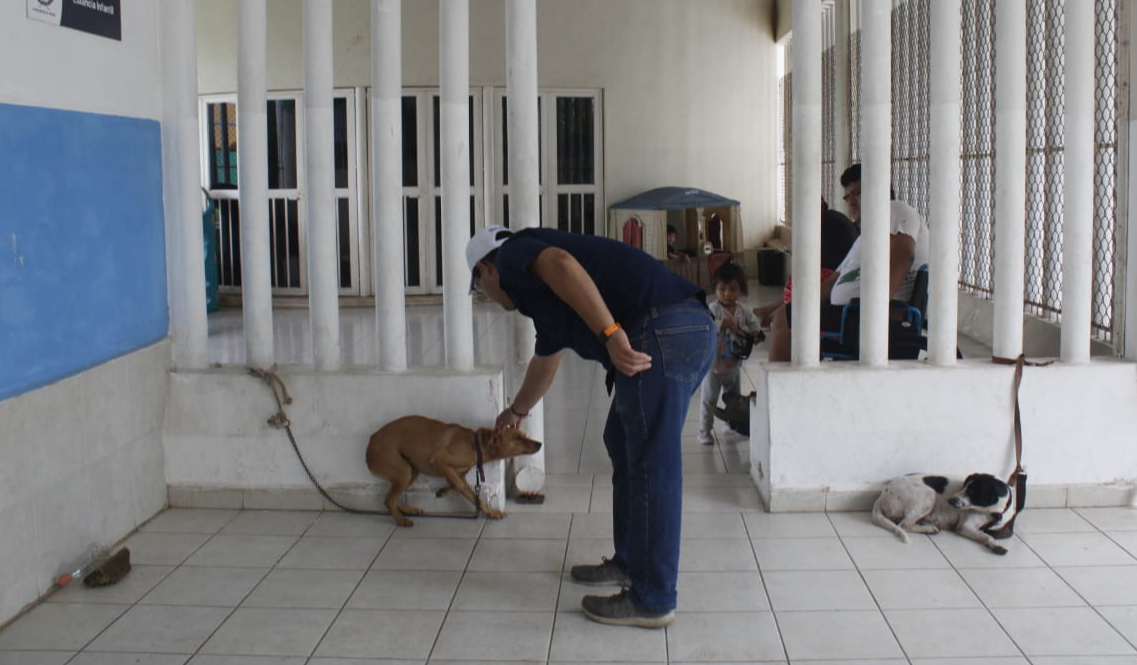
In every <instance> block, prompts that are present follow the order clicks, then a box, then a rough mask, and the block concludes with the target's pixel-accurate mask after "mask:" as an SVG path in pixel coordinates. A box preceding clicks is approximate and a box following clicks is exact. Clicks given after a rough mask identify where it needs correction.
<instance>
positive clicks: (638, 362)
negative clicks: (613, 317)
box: [605, 328, 651, 376]
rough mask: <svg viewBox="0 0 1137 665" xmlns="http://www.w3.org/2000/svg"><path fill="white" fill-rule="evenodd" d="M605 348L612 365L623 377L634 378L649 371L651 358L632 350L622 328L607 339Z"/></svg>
mask: <svg viewBox="0 0 1137 665" xmlns="http://www.w3.org/2000/svg"><path fill="white" fill-rule="evenodd" d="M605 347H606V348H607V349H608V357H609V358H611V359H612V364H613V365H615V366H616V369H618V370H620V372H621V373H623V374H624V375H625V376H635V375H636V374H639V373H640V372H643V371H645V370H649V369H651V356H649V355H648V354H646V353H642V352H640V351H636V350H635V349H633V348H632V343H631V342H630V341H628V334H627V333H626V332H624V329H623V328H620V329H619V330H617V331H616V332H615V333H613V334H612V336H611V337H609V338H608V342H607V344H606V345H605Z"/></svg>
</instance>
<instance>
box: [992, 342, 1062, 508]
mask: <svg viewBox="0 0 1137 665" xmlns="http://www.w3.org/2000/svg"><path fill="white" fill-rule="evenodd" d="M991 362H993V363H995V364H996V365H1014V366H1015V393H1014V394H1015V470H1014V471H1012V472H1011V477H1010V478H1009V479H1007V484H1008V485H1010V486H1011V487H1014V485H1015V481H1016V480H1017V479H1018V477H1019V474H1020V473H1022V470H1023V425H1022V415H1021V414H1020V412H1019V386H1020V385H1021V384H1022V381H1023V366H1024V365H1029V366H1031V367H1045V366H1046V365H1050V364H1053V362H1054V361H1053V360H1048V361H1046V362H1031V361H1028V360H1027V359H1026V356H1025V355H1024V354H1021V353H1020V354H1019V357H1018V358H1000V357H999V356H991Z"/></svg>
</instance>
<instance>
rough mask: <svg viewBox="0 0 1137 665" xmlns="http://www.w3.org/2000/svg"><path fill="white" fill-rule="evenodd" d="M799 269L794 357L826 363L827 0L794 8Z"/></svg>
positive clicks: (799, 362)
mask: <svg viewBox="0 0 1137 665" xmlns="http://www.w3.org/2000/svg"><path fill="white" fill-rule="evenodd" d="M793 12H794V14H793V35H794V37H793V86H794V94H793V127H794V132H793V192H792V195H791V200H790V201H791V204H792V206H793V208H792V211H793V212H792V219H793V230H794V233H793V275H794V308H793V317H794V320H793V333H792V345H793V348H792V353H791V359H792V361H793V364H794V366H795V367H813V366H816V365H817V364H819V363H820V348H821V333H820V326H821V321H820V303H821V48H822V44H821V3H819V2H816V0H794V8H793Z"/></svg>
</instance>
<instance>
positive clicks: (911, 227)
mask: <svg viewBox="0 0 1137 665" xmlns="http://www.w3.org/2000/svg"><path fill="white" fill-rule="evenodd" d="M841 186H842V187H843V188H844V190H845V194H844V196H843V197H842V198H843V199H844V200H845V204H846V205H847V206H848V208H849V214H850V216H851V217H852V218H853V220H854V221H855V222H856V223H857V225H858V228H859V225H860V222H861V165H860V164H854V165H852V166H850V167H849V168H847V169H845V171H844V173H842V174H841ZM889 220H890V223H891V229H892V232H891V235H890V236H889V240H888V243H889V251H888V256H889V267H888V275H889V276H888V294H889V297H890V298H891V299H893V300H903V301H907V300H908V299H909V298H910V297H911V296H912V287H913V286H914V284H915V282H916V273H917V272H918V271H919V270H920V268H921V267H923V266H925V265H927V264H928V223H927V222H926V221H925V220H924V218H923V217H921V216H920V213H918V212H916V209H915V208H913V207H912V206H910V205H908V204H907V203H904V202H903V201H897V200H896V194H895V192H892V202H891V204H890V206H889ZM860 294H861V239H860V238H859V237H858V238H857V240H856V242H854V243H853V246H852V247H851V248H849V253H848V254H846V255H845V258H844V259H843V260H842V261H841V264H840V265H839V266H837V271H836V272H835V273H833V274H832V275H830V276H829V277H828V278H827V279H825V280H823V281H822V282H821V330H822V331H826V332H836V331H838V330H840V328H841V312H842V310H843V309H844V306H845V305H847V304H849V301H850V300H852V299H853V298H858V297H860ZM792 315H793V310H792V304H790V305H786V306H785V307H783V308H780V309H778V310H777V311H775V312H774V313H773V315H772V316H771V320H770V337H769V343H770V360H771V361H775V362H778V361H789V360H790V358H791V355H792V347H791V340H792V337H791V334H790V330H791V326H792V321H793V316H792Z"/></svg>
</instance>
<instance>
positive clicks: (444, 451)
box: [367, 416, 541, 526]
mask: <svg viewBox="0 0 1137 665" xmlns="http://www.w3.org/2000/svg"><path fill="white" fill-rule="evenodd" d="M479 445H480V446H481V460H480V461H481V463H486V462H493V461H495V460H499V459H506V458H508V457H516V456H517V455H531V454H533V453H535V452H537V451H538V450H540V449H541V444H540V443H539V442H537V441H534V440H533V439H530V438H528V437H526V436H525V435H524V434H523V433H522V432H521V430H518V429H506V430H502V431H500V432H495V431H493V430H492V429H489V428H486V427H483V428H480V429H478V430H477V432H475V431H474V430H472V429H470V428H468V427H462V426H461V425H454V424H451V423H444V422H441V421H438V420H433V419H431V418H424V417H422V416H404V417H402V418H399V419H398V420H393V421H391V422H389V423H387V424H386V425H384V426H383V427H382V428H380V429H379V431H377V432H375V433H374V434H372V435H371V440H370V441H369V442H368V444H367V468H368V469H370V471H371V473H372V474H374V475H376V476H379V477H380V478H384V479H386V480H387V482H389V483H391V491H390V492H388V493H387V498H386V499H385V500H384V501H383V504H384V505H385V506H387V510H388V511H390V513H391V517H393V518H395V524H398V525H399V526H411V525H413V524H414V522H412V521H411V520H410V519H409V518H408V517H406V516H407V515H420V514H422V511H421V510H419V509H418V508H414V507H411V506H407V505H404V504H401V503H399V498H400V496H401V495H402V494H403V491H404V490H406V489H407V487H408V486H410V484H411V483H413V482H414V481H415V478H418V476H419V474H420V473H424V474H426V475H428V476H438V477H441V478H445V479H446V480H447V481H449V482H450V486H449V487H444V488H442V489H440V490H438V493H437V496H440V497H441V496H445V495H446V494H448V493H449V492H450V491H451V490H456V491H457V492H458V493H460V494H461V495H462V496H464V497H466V499H467V500H469V502H470V503H472V504H474V505H475V506H477V507H478V509H480V510H481V511H482V512H483V513H484V514H485V516H486V517H489V518H490V519H495V520H498V519H501V518H503V517H505V512H504V511H501V510H495V509H493V508H490V507H489V506H488V505H486V503H485V501H484V500H482V498H481V497H477V496H475V495H474V490H473V488H471V487H470V484H469V483H467V482H466V473H467V472H469V470H470V469H472V468H473V467H474V466H476V465H477V464H478V463H479V458H478V448H477V446H479Z"/></svg>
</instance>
